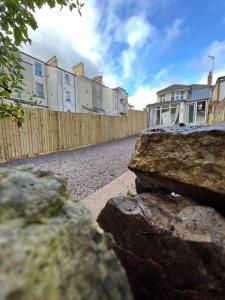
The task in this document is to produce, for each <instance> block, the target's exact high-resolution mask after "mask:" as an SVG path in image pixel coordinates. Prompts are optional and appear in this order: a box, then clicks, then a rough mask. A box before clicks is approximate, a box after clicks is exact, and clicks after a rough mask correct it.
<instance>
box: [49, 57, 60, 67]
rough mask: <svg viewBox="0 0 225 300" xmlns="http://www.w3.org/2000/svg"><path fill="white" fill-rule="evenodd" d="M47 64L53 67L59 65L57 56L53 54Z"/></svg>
mask: <svg viewBox="0 0 225 300" xmlns="http://www.w3.org/2000/svg"><path fill="white" fill-rule="evenodd" d="M47 64H48V65H50V66H53V67H58V60H57V57H56V56H53V57H52V58H50V59H49V60H48V61H47Z"/></svg>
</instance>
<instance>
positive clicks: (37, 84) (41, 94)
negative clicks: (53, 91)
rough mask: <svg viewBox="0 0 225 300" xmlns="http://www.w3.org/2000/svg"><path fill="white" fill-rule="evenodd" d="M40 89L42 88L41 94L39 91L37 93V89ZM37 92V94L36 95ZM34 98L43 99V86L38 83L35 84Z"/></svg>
mask: <svg viewBox="0 0 225 300" xmlns="http://www.w3.org/2000/svg"><path fill="white" fill-rule="evenodd" d="M38 86H39V87H41V86H42V93H40V90H39V91H38V88H37V87H38ZM38 92H39V93H38ZM35 97H37V98H42V99H44V98H45V93H44V84H43V83H40V82H35Z"/></svg>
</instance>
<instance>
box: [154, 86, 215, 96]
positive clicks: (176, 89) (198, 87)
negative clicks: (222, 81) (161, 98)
mask: <svg viewBox="0 0 225 300" xmlns="http://www.w3.org/2000/svg"><path fill="white" fill-rule="evenodd" d="M210 87H211V88H213V86H212V85H208V84H189V85H187V84H173V85H170V86H168V87H166V88H164V89H162V90H160V91H158V92H157V94H161V93H167V92H175V91H178V90H190V89H192V90H196V89H202V88H210Z"/></svg>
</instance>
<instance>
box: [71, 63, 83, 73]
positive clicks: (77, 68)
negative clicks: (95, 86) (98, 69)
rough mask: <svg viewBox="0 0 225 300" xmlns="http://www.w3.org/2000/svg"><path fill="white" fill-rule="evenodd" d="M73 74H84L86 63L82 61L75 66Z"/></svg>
mask: <svg viewBox="0 0 225 300" xmlns="http://www.w3.org/2000/svg"><path fill="white" fill-rule="evenodd" d="M73 74H74V75H77V76H84V64H83V63H82V62H81V63H79V64H76V65H75V66H73Z"/></svg>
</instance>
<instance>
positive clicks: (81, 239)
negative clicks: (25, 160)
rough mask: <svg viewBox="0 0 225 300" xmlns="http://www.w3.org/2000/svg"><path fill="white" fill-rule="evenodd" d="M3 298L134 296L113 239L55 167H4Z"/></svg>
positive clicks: (0, 201) (0, 193) (0, 173)
mask: <svg viewBox="0 0 225 300" xmlns="http://www.w3.org/2000/svg"><path fill="white" fill-rule="evenodd" d="M0 208H1V209H0V300H62V299H63V300H84V299H85V300H86V299H88V300H89V299H90V300H92V299H93V300H99V299H110V300H113V299H121V300H124V299H132V296H131V292H130V288H129V284H128V281H127V278H126V275H125V271H124V270H123V268H122V266H121V264H120V262H119V261H118V259H117V258H116V256H115V253H114V251H113V244H114V243H113V240H112V239H111V237H110V235H108V234H105V233H104V232H103V231H102V229H100V227H99V226H98V225H97V224H96V223H94V222H93V221H92V220H91V217H90V214H89V212H88V210H87V209H85V208H84V207H83V205H82V204H81V203H79V202H76V201H75V200H74V199H72V198H71V197H70V196H69V195H68V194H67V193H66V188H65V182H64V180H63V179H62V178H61V177H60V176H58V175H54V174H53V173H51V172H45V171H40V170H34V169H30V168H23V169H14V170H9V169H0Z"/></svg>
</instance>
